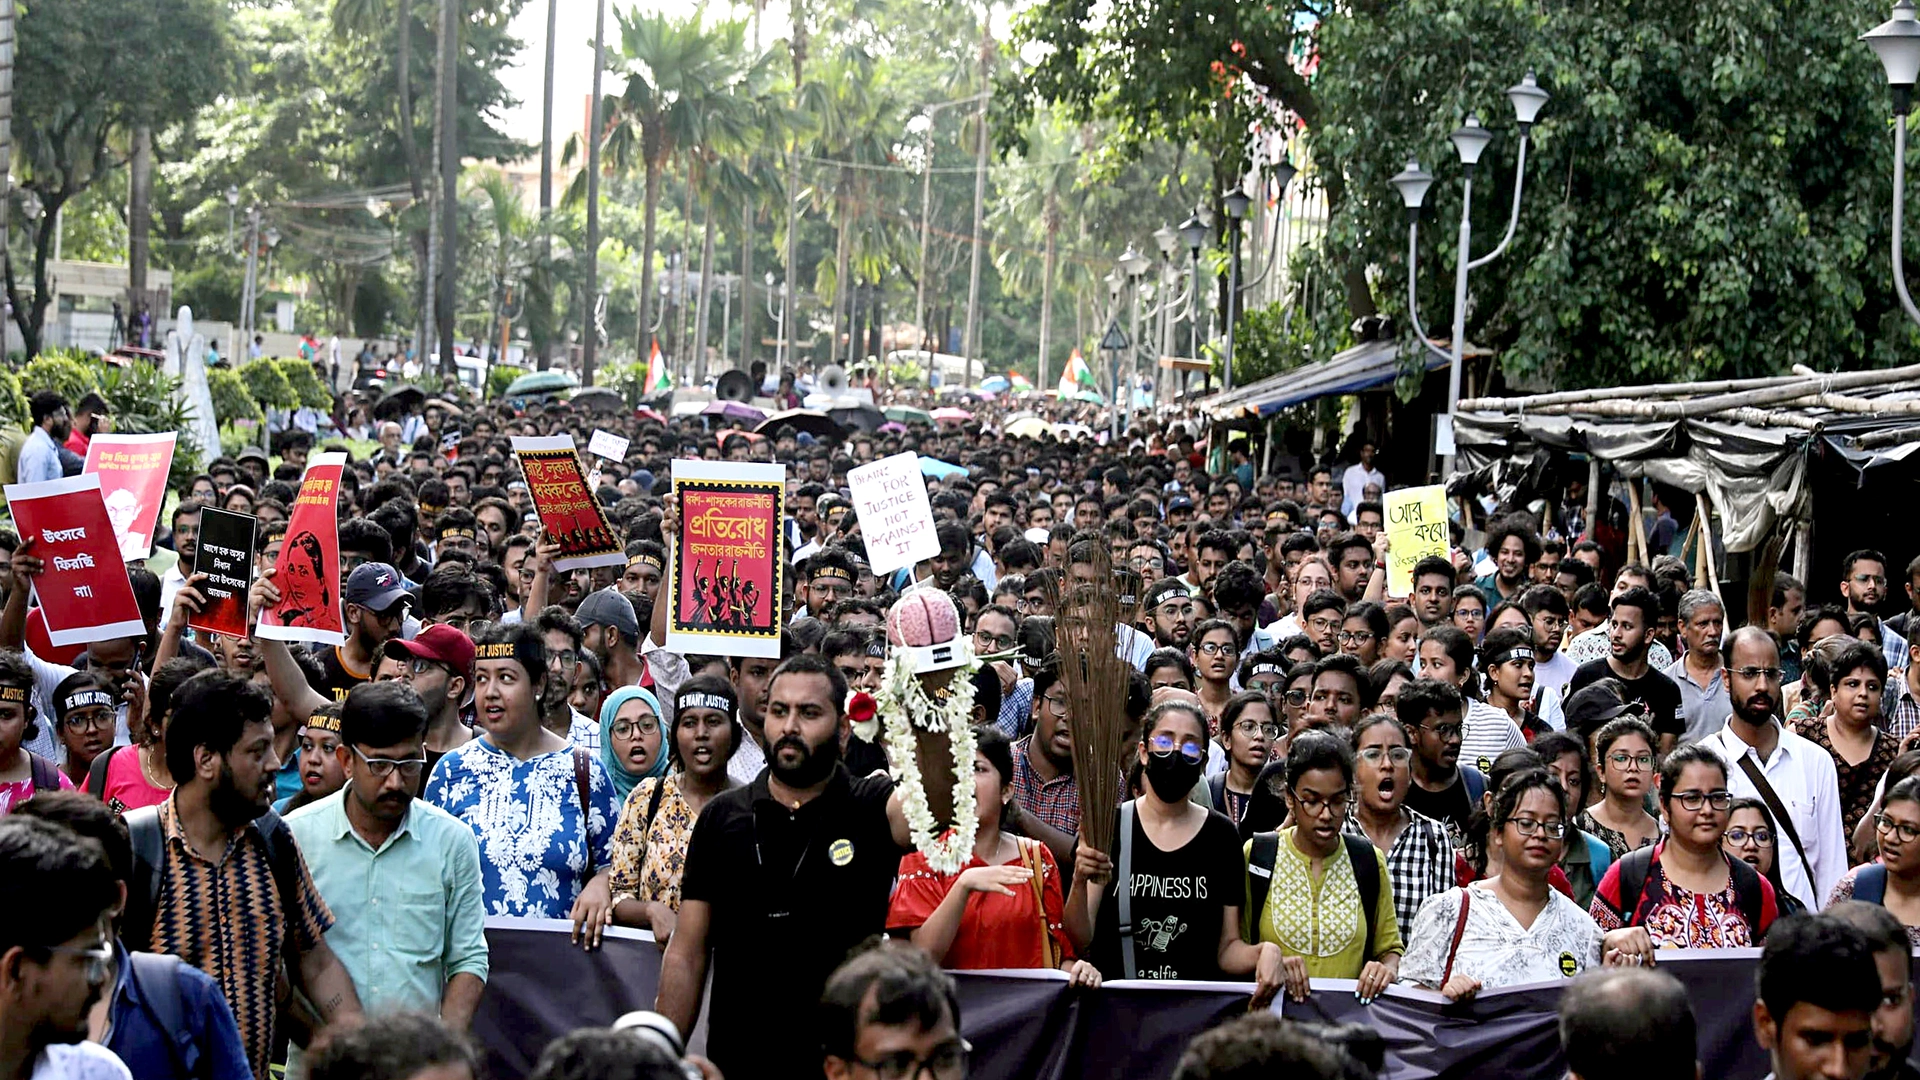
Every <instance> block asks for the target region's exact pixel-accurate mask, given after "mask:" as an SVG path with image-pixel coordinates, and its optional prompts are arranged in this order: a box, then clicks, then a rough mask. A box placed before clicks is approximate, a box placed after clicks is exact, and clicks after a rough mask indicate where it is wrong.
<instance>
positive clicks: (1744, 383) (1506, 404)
mask: <svg viewBox="0 0 1920 1080" xmlns="http://www.w3.org/2000/svg"><path fill="white" fill-rule="evenodd" d="M1806 379H1807V376H1803V375H1772V376H1768V377H1766V378H1761V379H1721V380H1718V381H1716V382H1697V383H1655V384H1654V385H1651V386H1627V387H1621V386H1608V387H1596V388H1593V389H1589V390H1558V391H1555V392H1553V393H1550V394H1532V395H1529V396H1526V397H1509V398H1472V399H1469V400H1467V401H1462V402H1461V403H1460V411H1462V412H1485V411H1492V412H1512V411H1516V410H1520V409H1524V410H1526V411H1528V412H1531V411H1533V410H1534V409H1538V408H1542V407H1544V406H1548V405H1575V404H1579V403H1581V402H1586V401H1607V400H1610V399H1612V398H1616V397H1619V396H1620V394H1621V393H1622V392H1627V393H1631V394H1633V396H1635V397H1683V396H1686V395H1691V394H1721V393H1727V392H1730V391H1735V390H1759V389H1764V388H1766V387H1769V386H1786V385H1788V384H1790V383H1798V382H1805V381H1806Z"/></svg>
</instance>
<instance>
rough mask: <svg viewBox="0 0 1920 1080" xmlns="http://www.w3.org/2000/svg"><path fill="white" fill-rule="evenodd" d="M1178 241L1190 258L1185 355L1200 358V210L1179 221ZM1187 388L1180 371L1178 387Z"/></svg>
mask: <svg viewBox="0 0 1920 1080" xmlns="http://www.w3.org/2000/svg"><path fill="white" fill-rule="evenodd" d="M1179 231H1180V242H1181V243H1183V244H1185V245H1187V253H1188V256H1189V258H1190V259H1191V260H1192V261H1191V263H1190V264H1189V269H1188V271H1187V341H1188V350H1187V355H1188V357H1189V358H1191V359H1195V360H1197V359H1199V358H1200V248H1201V246H1202V245H1204V244H1205V243H1206V242H1207V231H1208V230H1207V223H1206V222H1204V221H1202V220H1200V211H1199V210H1195V211H1194V212H1193V213H1192V214H1189V215H1188V216H1187V220H1185V221H1183V222H1181V223H1180V230H1179ZM1186 388H1187V373H1186V372H1184V371H1183V372H1181V373H1180V389H1181V391H1182V392H1185V390H1186Z"/></svg>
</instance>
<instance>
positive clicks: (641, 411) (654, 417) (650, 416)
mask: <svg viewBox="0 0 1920 1080" xmlns="http://www.w3.org/2000/svg"><path fill="white" fill-rule="evenodd" d="M633 415H634V416H635V417H637V418H638V419H641V420H651V421H653V422H654V423H656V424H661V425H665V424H666V422H667V418H666V417H664V416H661V415H660V414H659V413H657V412H655V411H653V410H652V409H649V408H647V407H646V406H644V405H642V406H641V407H640V408H638V409H635V410H633Z"/></svg>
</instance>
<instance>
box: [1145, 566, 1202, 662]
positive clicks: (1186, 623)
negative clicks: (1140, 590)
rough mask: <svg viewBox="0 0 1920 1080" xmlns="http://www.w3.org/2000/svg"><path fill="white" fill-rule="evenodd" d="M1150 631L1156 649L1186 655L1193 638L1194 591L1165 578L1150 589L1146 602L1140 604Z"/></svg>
mask: <svg viewBox="0 0 1920 1080" xmlns="http://www.w3.org/2000/svg"><path fill="white" fill-rule="evenodd" d="M1141 611H1142V613H1143V615H1144V619H1143V621H1144V622H1145V624H1146V628H1147V631H1148V632H1149V633H1151V634H1152V635H1153V647H1154V648H1156V649H1179V650H1180V651H1181V652H1185V651H1186V649H1187V641H1188V639H1189V638H1191V637H1192V636H1193V613H1194V605H1193V591H1192V590H1191V589H1188V588H1187V587H1186V586H1185V585H1183V584H1181V583H1180V582H1178V581H1175V580H1174V579H1172V578H1162V579H1161V580H1159V581H1156V582H1154V583H1153V584H1152V585H1150V586H1148V587H1147V599H1146V603H1145V604H1143V605H1141Z"/></svg>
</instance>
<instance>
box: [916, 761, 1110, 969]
mask: <svg viewBox="0 0 1920 1080" xmlns="http://www.w3.org/2000/svg"><path fill="white" fill-rule="evenodd" d="M973 734H974V740H975V749H974V754H973V790H974V801H975V805H976V806H978V807H979V819H980V828H979V831H978V832H977V833H976V834H975V837H974V842H973V858H972V859H970V860H968V862H967V865H966V866H964V867H962V868H961V869H960V872H959V873H957V874H939V873H935V872H934V871H933V869H932V868H931V867H929V866H928V865H927V859H926V856H924V855H922V854H920V853H919V852H917V851H915V852H910V853H909V854H908V855H907V856H906V857H905V858H903V859H901V860H900V884H899V887H898V888H897V889H895V890H894V894H893V904H892V906H891V907H889V908H888V910H887V931H888V932H889V933H891V934H893V935H894V936H896V937H904V938H908V939H910V940H911V941H912V942H913V943H914V944H915V945H917V946H919V947H920V948H922V949H925V950H926V951H927V952H928V953H929V954H930V955H932V957H933V959H934V961H935V962H936V963H938V964H939V965H940V966H941V967H945V968H954V969H970V970H976V971H977V970H983V969H990V968H1042V967H1044V968H1058V969H1059V970H1061V971H1064V972H1066V973H1067V974H1068V975H1069V976H1071V978H1072V980H1073V982H1075V983H1077V984H1082V985H1087V986H1098V985H1100V971H1099V969H1098V968H1096V967H1094V966H1093V965H1092V964H1090V963H1088V962H1086V961H1085V960H1079V959H1075V958H1074V957H1073V949H1072V946H1071V945H1069V944H1068V942H1067V935H1066V931H1065V929H1064V927H1063V924H1062V921H1061V910H1062V907H1063V905H1064V897H1065V895H1066V888H1065V886H1064V885H1063V884H1062V883H1061V881H1060V870H1059V867H1058V866H1056V865H1055V864H1054V861H1053V854H1052V853H1051V852H1050V851H1048V850H1047V846H1046V845H1045V844H1042V843H1040V842H1038V841H1036V840H1029V839H1026V838H1025V837H1021V836H1016V835H1013V834H1012V833H1009V832H1005V831H1003V829H1002V828H1001V826H1002V824H1003V822H1004V821H1006V819H1007V818H1008V816H1009V815H1010V814H1013V813H1017V811H1016V810H1014V809H1013V808H1012V804H1013V748H1012V746H1011V744H1010V743H1009V742H1008V741H1007V737H1006V735H1005V734H1003V733H1002V732H1001V731H1000V729H998V728H996V727H994V726H992V725H983V726H979V727H975V728H974V729H973Z"/></svg>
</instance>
